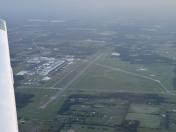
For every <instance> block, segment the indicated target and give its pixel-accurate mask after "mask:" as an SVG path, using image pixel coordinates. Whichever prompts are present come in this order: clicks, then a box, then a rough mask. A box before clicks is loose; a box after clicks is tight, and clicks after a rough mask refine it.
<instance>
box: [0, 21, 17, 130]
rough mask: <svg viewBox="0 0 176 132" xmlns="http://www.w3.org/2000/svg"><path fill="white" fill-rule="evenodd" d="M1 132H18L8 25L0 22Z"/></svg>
mask: <svg viewBox="0 0 176 132" xmlns="http://www.w3.org/2000/svg"><path fill="white" fill-rule="evenodd" d="M0 132H18V125H17V113H16V103H15V95H14V87H13V74H12V69H11V64H10V55H9V46H8V37H7V29H6V23H5V21H3V20H0Z"/></svg>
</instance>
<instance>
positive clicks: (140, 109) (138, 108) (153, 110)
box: [129, 104, 160, 114]
mask: <svg viewBox="0 0 176 132" xmlns="http://www.w3.org/2000/svg"><path fill="white" fill-rule="evenodd" d="M129 112H130V113H143V114H159V112H160V111H159V108H158V107H157V106H154V105H145V104H132V105H131V106H130V109H129Z"/></svg>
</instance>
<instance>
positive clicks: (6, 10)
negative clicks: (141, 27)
mask: <svg viewBox="0 0 176 132" xmlns="http://www.w3.org/2000/svg"><path fill="white" fill-rule="evenodd" d="M175 14H176V0H0V17H3V18H4V17H5V18H6V17H24V16H25V17H26V18H33V17H36V18H37V17H60V16H67V17H80V16H84V17H91V16H94V17H96V16H104V17H105V16H114V17H115V16H123V15H128V16H139V15H141V16H145V15H146V16H155V17H156V16H163V17H171V16H175Z"/></svg>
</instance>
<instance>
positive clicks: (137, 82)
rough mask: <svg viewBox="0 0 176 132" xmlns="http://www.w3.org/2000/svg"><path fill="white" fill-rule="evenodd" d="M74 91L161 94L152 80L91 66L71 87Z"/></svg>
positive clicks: (157, 85)
mask: <svg viewBox="0 0 176 132" xmlns="http://www.w3.org/2000/svg"><path fill="white" fill-rule="evenodd" d="M72 88H73V89H75V90H85V91H87V90H88V91H89V90H93V91H99V92H101V91H105V92H116V91H126V92H163V89H162V88H161V86H160V85H159V84H158V83H157V82H155V81H152V80H148V79H145V78H141V77H139V76H134V75H131V74H130V75H129V74H127V73H124V72H121V71H114V70H111V69H106V68H104V67H100V66H97V65H94V66H92V67H91V68H89V70H88V71H87V72H86V73H85V74H84V75H82V76H81V77H80V78H79V79H78V80H77V81H76V82H75V83H74V84H73V85H72Z"/></svg>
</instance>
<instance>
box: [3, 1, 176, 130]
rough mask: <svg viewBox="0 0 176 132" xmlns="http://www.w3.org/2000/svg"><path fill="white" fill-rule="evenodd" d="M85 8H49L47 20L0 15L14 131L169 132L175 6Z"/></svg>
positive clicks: (174, 106) (175, 111)
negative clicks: (9, 69)
mask: <svg viewBox="0 0 176 132" xmlns="http://www.w3.org/2000/svg"><path fill="white" fill-rule="evenodd" d="M14 1H17V0H14ZM32 1H33V0H32ZM39 1H40V2H41V1H42V0H39ZM47 1H49V0H47ZM61 1H63V0H61ZM66 1H67V2H68V0H66ZM70 1H76V2H78V3H79V2H80V0H70ZM83 1H85V0H83ZM90 1H93V0H90ZM90 1H89V2H87V3H86V5H84V4H83V3H84V2H83V3H82V5H81V4H80V5H79V4H78V3H77V4H74V3H73V5H72V4H70V5H67V6H66V7H63V8H62V6H63V5H66V3H65V2H61V5H60V6H59V7H60V8H62V9H58V12H59V11H60V10H62V11H65V10H67V9H65V8H71V9H72V8H73V9H75V8H78V7H79V6H82V7H80V8H78V9H77V10H76V9H75V10H73V9H72V10H69V11H67V12H66V13H65V14H64V13H63V12H59V13H58V14H59V15H56V14H57V13H55V14H54V13H53V12H55V11H57V8H56V7H57V6H56V5H55V6H54V4H52V5H53V6H54V9H50V10H53V11H51V12H52V13H53V14H52V16H50V17H48V14H49V13H48V14H47V13H46V12H44V13H43V14H42V13H41V14H42V15H41V17H38V16H40V15H39V13H38V14H37V15H36V16H35V15H31V16H30V15H29V14H30V13H29V12H27V11H26V12H25V13H26V16H25V15H24V14H25V13H24V12H23V13H21V14H23V15H22V16H17V17H16V16H13V17H7V18H6V17H4V16H5V15H4V14H5V13H4V14H3V13H0V17H1V14H3V15H2V16H3V17H4V18H6V21H7V27H8V38H9V47H10V57H11V65H12V69H13V74H14V88H15V97H16V106H17V115H18V126H19V132H175V131H176V15H175V14H176V13H174V12H176V2H170V3H169V2H168V3H169V4H168V3H167V2H163V3H162V2H161V6H158V7H156V10H155V7H152V8H151V9H150V8H148V7H149V6H151V5H154V6H156V5H158V4H159V3H160V2H159V1H158V0H156V1H155V2H156V3H155V2H154V3H152V0H149V1H148V2H146V3H145V2H144V4H142V3H140V8H139V9H136V10H135V11H137V12H138V11H141V12H138V13H135V11H134V10H133V11H134V12H131V10H132V9H133V8H136V6H139V5H135V4H134V3H133V4H132V5H130V4H129V5H128V4H127V5H128V6H127V5H126V3H125V2H122V3H121V6H122V7H125V9H123V8H122V9H121V8H120V9H117V10H116V5H114V4H109V3H111V2H112V3H114V2H115V1H114V0H109V1H106V0H102V1H103V2H104V4H100V5H99V4H97V3H101V2H100V0H95V1H94V2H95V3H94V4H95V5H94V6H95V7H92V6H91V2H90ZM117 1H122V0H117ZM117 1H116V2H115V3H116V4H117V3H118V2H117ZM127 1H129V0H126V2H127ZM134 1H139V0H134ZM142 1H146V0H142ZM168 1H172V0H168ZM150 2H151V3H152V4H151V3H150ZM17 3H18V2H17ZM57 3H58V2H56V1H55V4H57ZM107 3H108V4H107ZM149 3H150V4H149ZM18 4H19V3H18ZM45 4H46V3H45ZM28 5H30V3H28ZM117 5H118V4H117ZM142 5H143V6H144V5H146V6H147V7H146V8H145V9H143V7H142ZM30 6H31V5H30ZM45 6H47V5H45ZM85 6H88V7H87V8H86V9H85ZM131 6H132V7H131ZM174 6H175V9H174ZM0 7H1V6H0ZM17 7H18V6H17ZM38 7H39V6H38ZM51 7H52V6H50V7H48V8H51ZM119 7H120V6H119V5H118V6H117V8H119ZM2 8H3V7H2ZM20 8H21V10H25V9H24V8H25V4H24V7H20ZM26 8H27V4H26ZM35 8H37V7H34V11H31V12H36V11H35V10H37V9H35ZM41 8H42V9H41V10H42V11H43V10H44V9H47V7H41ZM88 8H91V9H88ZM95 8H96V9H95ZM110 8H111V9H112V10H110ZM127 8H129V11H124V10H126V9H127ZM168 8H169V9H170V10H169V9H168ZM1 10H5V9H0V11H1ZM14 10H16V9H14ZM21 10H20V9H19V10H18V11H16V12H14V14H15V13H17V12H20V11H21ZM26 10H29V9H28V8H27V9H26ZM39 10H40V9H39ZM48 10H49V9H48ZM81 10H83V12H81ZM105 10H106V11H107V12H108V13H106V12H105ZM108 10H110V11H108ZM144 10H147V11H148V12H147V13H146V12H145V13H143V12H142V11H144ZM42 11H41V12H42ZM74 11H75V12H76V13H75V14H77V15H75V14H74ZM84 11H87V12H84ZM103 11H104V12H103ZM9 12H10V11H9ZM9 12H6V14H8V13H9ZM12 12H13V10H12V11H11V13H12ZM51 12H50V13H51ZM68 12H69V13H68ZM102 12H103V13H102ZM116 12H118V13H117V14H116ZM130 12H131V14H130ZM170 12H172V13H170ZM45 13H46V14H47V15H46V16H45ZM96 13H97V14H96ZM121 13H122V14H124V15H119V14H121ZM12 14H13V13H12ZM88 14H89V15H88ZM109 14H111V15H109ZM55 15H56V16H55ZM74 15H75V16H74ZM85 15H87V16H85ZM91 16H92V17H91ZM156 16H158V17H156ZM2 132H3V131H2Z"/></svg>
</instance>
